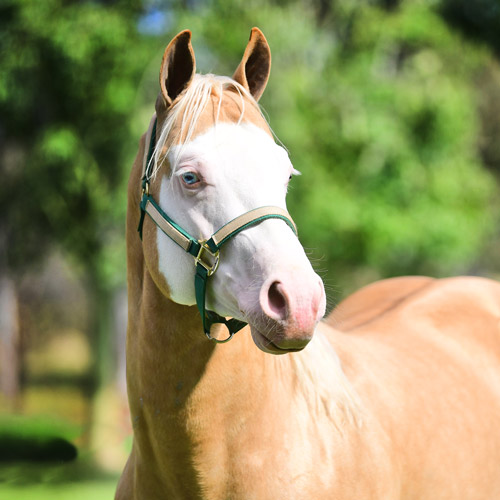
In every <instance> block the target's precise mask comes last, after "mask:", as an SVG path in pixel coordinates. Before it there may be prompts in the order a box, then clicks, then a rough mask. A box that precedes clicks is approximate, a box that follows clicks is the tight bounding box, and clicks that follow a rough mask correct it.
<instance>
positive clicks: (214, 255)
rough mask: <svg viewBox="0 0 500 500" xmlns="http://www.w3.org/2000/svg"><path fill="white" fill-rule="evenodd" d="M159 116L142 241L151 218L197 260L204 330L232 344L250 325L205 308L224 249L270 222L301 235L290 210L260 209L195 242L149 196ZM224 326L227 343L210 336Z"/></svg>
mask: <svg viewBox="0 0 500 500" xmlns="http://www.w3.org/2000/svg"><path fill="white" fill-rule="evenodd" d="M156 123H157V120H156V116H154V117H153V120H152V121H151V125H150V127H149V130H148V133H147V136H146V144H147V143H148V142H149V146H148V148H147V156H146V155H145V156H144V166H143V176H142V199H141V203H140V207H141V218H140V221H139V227H138V229H137V230H138V231H139V236H140V238H141V240H142V226H143V223H144V217H145V215H146V214H148V215H149V216H150V217H151V219H152V220H153V222H154V223H155V224H156V225H157V226H158V227H159V228H160V229H161V230H162V231H163V232H164V233H165V234H166V235H167V236H168V237H169V238H170V239H171V240H172V241H174V242H175V243H177V245H179V246H180V247H181V248H182V249H183V250H184V251H185V252H187V253H189V254H191V255H192V256H193V257H194V263H195V267H196V272H195V277H194V289H195V295H196V304H197V306H198V310H199V311H200V315H201V320H202V323H203V330H204V332H205V335H206V336H207V337H208V338H209V339H210V340H214V341H215V342H219V343H223V342H227V341H228V340H231V338H232V337H233V335H234V334H235V333H236V332H238V331H239V330H241V329H242V328H243V327H244V326H246V324H247V323H245V322H244V321H240V320H238V319H236V318H231V319H227V318H224V317H223V316H220V315H219V314H217V313H216V312H214V311H208V310H207V309H206V308H205V296H206V289H207V281H208V278H209V277H210V276H212V275H213V274H214V273H215V272H216V271H217V268H218V267H219V262H220V249H221V247H222V246H223V245H224V243H226V242H227V241H229V240H230V239H231V238H232V237H233V236H236V235H237V234H238V233H240V232H241V231H243V230H245V229H247V228H249V227H251V226H253V225H255V224H259V223H260V222H262V221H264V220H267V219H281V220H283V221H284V222H286V223H287V224H288V226H290V228H291V229H292V231H293V232H294V233H295V235H297V228H296V226H295V223H294V222H293V220H292V219H291V217H290V215H289V214H288V212H287V211H286V210H283V209H282V208H279V207H259V208H255V209H253V210H250V211H249V212H246V213H244V214H242V215H240V216H239V217H236V218H235V219H233V220H231V221H229V222H228V223H227V224H225V225H224V226H222V227H221V228H220V229H219V230H218V231H216V232H215V233H214V234H213V235H212V236H211V237H210V238H209V239H208V240H198V239H196V238H193V236H191V235H190V234H189V233H188V232H187V231H185V230H184V229H182V227H180V226H179V225H178V224H176V223H175V222H174V221H173V220H172V219H171V218H170V217H169V216H168V215H167V214H166V213H165V212H164V211H163V210H162V209H161V207H160V206H159V205H158V203H156V201H155V200H154V199H153V197H152V196H151V195H150V194H149V179H150V178H151V172H152V169H153V162H152V158H153V153H154V149H155V145H156ZM217 323H221V324H224V325H226V327H227V329H228V331H229V336H228V337H227V338H226V339H224V340H218V339H216V338H214V337H212V336H211V335H210V329H211V327H212V325H214V324H217Z"/></svg>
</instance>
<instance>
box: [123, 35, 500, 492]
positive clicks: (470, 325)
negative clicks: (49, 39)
mask: <svg viewBox="0 0 500 500" xmlns="http://www.w3.org/2000/svg"><path fill="white" fill-rule="evenodd" d="M190 39H191V34H190V32H189V31H183V32H182V33H180V34H179V35H177V36H176V37H175V38H174V39H173V40H172V42H171V43H170V44H169V46H168V47H167V49H166V51H165V55H164V58H163V62H162V66H161V72H160V86H161V92H160V94H159V97H158V100H157V102H156V117H155V118H154V119H153V121H152V125H151V127H150V130H149V132H148V134H146V136H145V137H143V139H142V141H141V145H140V150H139V154H138V156H137V160H136V162H135V164H134V167H133V171H132V174H131V177H130V184H129V205H128V216H127V250H128V289H129V324H128V341H127V364H128V366H127V370H128V373H127V378H128V395H129V402H130V411H131V418H132V423H133V430H134V444H133V449H132V453H131V455H130V457H129V460H128V462H127V465H126V466H125V470H124V472H123V475H122V478H121V480H120V483H119V486H118V490H117V493H116V498H117V499H120V500H122V499H142V500H153V499H190V500H192V499H201V498H203V499H217V500H223V499H234V500H236V499H255V500H266V499H268V500H270V499H273V500H274V499H303V500H322V499H338V500H346V499H349V500H362V499H366V500H368V499H370V500H374V499H384V500H391V499H419V500H424V499H428V500H440V499H462V500H463V499H470V500H481V499H490V500H492V499H499V498H500V323H499V321H500V286H499V285H498V284H497V283H495V282H492V281H488V280H485V279H479V278H454V279H445V280H433V279H430V278H423V277H413V278H399V279H394V280H388V281H382V282H379V283H375V284H373V285H371V286H368V287H367V288H364V289H362V290H361V291H359V292H357V293H355V294H354V295H352V296H351V297H349V298H348V299H347V300H346V301H344V302H343V303H342V304H341V305H340V306H339V307H338V308H337V309H336V310H334V312H333V314H332V315H331V316H330V317H329V318H328V319H327V320H326V321H324V322H319V320H320V318H321V317H322V315H323V314H324V309H325V294H324V289H323V285H322V283H321V280H320V279H319V277H318V276H317V275H316V274H315V273H314V272H313V270H312V268H311V265H310V264H309V261H308V259H307V258H306V256H305V254H304V251H303V249H302V247H301V245H300V243H299V240H298V239H297V237H296V235H295V226H294V224H293V221H292V220H291V218H290V216H289V215H288V214H287V212H286V207H285V195H286V191H287V184H288V181H289V179H290V177H291V175H292V174H293V173H294V169H293V167H292V165H291V163H290V161H289V159H288V155H287V154H286V152H285V150H284V149H283V148H282V147H280V146H278V145H277V144H276V143H275V142H274V140H273V136H272V133H271V132H270V129H269V127H268V125H267V123H266V121H265V120H264V118H263V117H262V115H261V113H260V111H259V108H258V105H257V104H256V101H257V100H258V98H259V97H260V95H261V94H262V92H263V90H264V87H265V85H266V83H267V79H268V76H269V70H270V52H269V47H268V45H267V42H266V39H265V38H264V36H263V34H262V33H261V32H260V31H259V30H258V29H256V28H254V29H253V30H252V32H251V36H250V41H249V43H248V46H247V48H246V50H245V53H244V56H243V60H242V61H241V63H240V65H239V66H238V68H237V69H236V72H235V74H234V75H233V78H232V79H230V78H227V77H218V76H213V75H204V76H201V75H195V60H194V54H193V50H192V47H191V43H190ZM228 222H229V224H228ZM138 225H139V226H140V231H139V233H138V231H137V227H138ZM193 257H194V259H195V260H194V261H193ZM217 267H218V269H217ZM215 271H216V272H215ZM195 276H196V277H195ZM195 304H197V305H198V309H197V308H196V307H195ZM227 318H232V319H231V320H229V319H227ZM219 323H226V326H222V325H220V324H219ZM245 323H248V324H249V327H245V328H244V329H242V330H241V331H240V332H239V333H237V334H236V335H235V336H234V338H233V339H232V340H231V341H230V342H228V343H224V344H219V343H218V342H214V341H210V340H207V338H206V336H205V335H204V331H205V333H206V334H207V336H209V337H217V338H218V339H219V340H222V338H223V335H224V332H226V333H225V334H226V335H229V336H232V334H233V333H234V332H235V331H237V330H239V329H241V328H242V327H243V326H244V324H245ZM228 331H229V333H228ZM313 334H314V337H313ZM306 344H308V345H307V348H306V349H304V347H306ZM273 354H285V355H282V356H273Z"/></svg>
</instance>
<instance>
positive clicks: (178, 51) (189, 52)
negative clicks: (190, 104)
mask: <svg viewBox="0 0 500 500" xmlns="http://www.w3.org/2000/svg"><path fill="white" fill-rule="evenodd" d="M195 71H196V63H195V59H194V52H193V47H192V46H191V31H189V30H184V31H181V32H180V33H179V34H178V35H177V36H176V37H175V38H173V40H172V41H171V42H170V43H169V44H168V46H167V48H166V49H165V53H164V54H163V60H162V62H161V69H160V88H161V93H162V96H163V99H164V100H165V104H166V107H169V106H170V105H171V104H172V102H173V101H174V100H175V98H176V97H177V96H178V95H179V94H180V93H181V92H182V91H183V90H184V89H185V88H186V87H187V86H188V85H189V83H190V82H191V80H192V79H193V76H194V74H195Z"/></svg>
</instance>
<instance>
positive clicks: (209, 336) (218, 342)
mask: <svg viewBox="0 0 500 500" xmlns="http://www.w3.org/2000/svg"><path fill="white" fill-rule="evenodd" d="M214 324H219V325H223V324H224V323H214ZM225 326H226V327H227V330H228V332H229V337H227V339H223V340H219V339H216V338H214V337H212V336H211V335H210V332H205V335H206V336H207V338H208V339H210V340H213V341H214V342H216V343H217V344H225V343H226V342H229V341H230V340H231V339H232V338H233V335H234V332H231V331H230V330H229V327H228V326H227V325H225Z"/></svg>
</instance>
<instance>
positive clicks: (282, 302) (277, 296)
mask: <svg viewBox="0 0 500 500" xmlns="http://www.w3.org/2000/svg"><path fill="white" fill-rule="evenodd" d="M282 286H283V285H282V284H281V283H280V282H279V281H275V282H273V283H272V284H271V286H270V287H269V290H268V292H267V296H268V300H269V308H270V309H271V311H272V312H273V313H274V314H275V315H276V316H278V317H279V319H285V318H286V317H287V313H288V311H287V300H286V297H285V295H284V294H283V292H282V291H281V289H282Z"/></svg>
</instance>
